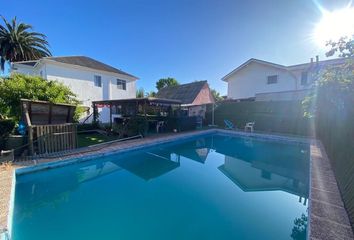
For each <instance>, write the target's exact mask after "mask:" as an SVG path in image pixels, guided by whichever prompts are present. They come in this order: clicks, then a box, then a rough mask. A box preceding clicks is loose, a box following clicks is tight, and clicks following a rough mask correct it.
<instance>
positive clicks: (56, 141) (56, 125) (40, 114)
mask: <svg viewBox="0 0 354 240" xmlns="http://www.w3.org/2000/svg"><path fill="white" fill-rule="evenodd" d="M75 108H76V107H75V105H70V104H54V103H50V102H46V101H32V100H26V99H22V100H21V109H22V119H23V121H24V122H25V123H26V125H27V128H28V145H29V155H43V154H50V153H54V152H60V151H66V150H71V149H75V148H76V147H77V127H76V124H74V123H73V116H74V112H75Z"/></svg>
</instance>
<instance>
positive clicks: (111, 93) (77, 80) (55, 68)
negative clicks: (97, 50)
mask: <svg viewBox="0 0 354 240" xmlns="http://www.w3.org/2000/svg"><path fill="white" fill-rule="evenodd" d="M16 68H17V70H14V72H18V73H23V74H28V75H39V73H40V71H42V73H43V78H45V79H47V80H54V81H58V82H61V83H63V84H64V85H66V86H68V87H69V88H70V89H71V90H72V91H73V92H74V93H75V94H76V95H77V97H78V99H79V100H80V101H81V102H82V105H84V106H87V107H91V106H92V101H100V100H110V99H123V98H135V96H136V83H135V81H136V79H135V78H133V77H130V76H126V75H121V74H118V73H117V74H116V73H109V72H103V71H99V70H94V69H90V68H84V67H76V66H74V65H69V64H60V63H48V62H46V63H43V64H41V65H38V66H37V67H36V69H33V68H32V71H31V68H27V67H23V66H22V65H17V66H16ZM95 75H98V76H101V79H102V86H101V87H96V86H95V85H94V76H95ZM117 79H121V80H126V90H122V89H118V88H117ZM91 112H92V110H91ZM100 121H101V122H104V123H106V122H109V111H108V109H101V112H100Z"/></svg>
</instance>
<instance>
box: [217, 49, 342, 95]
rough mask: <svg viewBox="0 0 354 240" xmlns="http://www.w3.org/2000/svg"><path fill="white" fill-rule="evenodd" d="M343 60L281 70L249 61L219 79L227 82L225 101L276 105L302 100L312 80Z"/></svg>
mask: <svg viewBox="0 0 354 240" xmlns="http://www.w3.org/2000/svg"><path fill="white" fill-rule="evenodd" d="M343 61H344V60H343V59H331V60H326V61H319V59H318V56H316V61H315V62H314V61H313V59H312V58H311V61H310V62H309V63H304V64H298V65H292V66H284V65H280V64H276V63H271V62H267V61H263V60H259V59H254V58H251V59H250V60H248V61H247V62H245V63H243V64H242V65H240V66H239V67H237V68H236V69H234V70H233V71H231V72H230V73H229V74H227V75H226V76H224V77H223V78H222V80H223V81H225V82H227V85H228V87H227V98H228V99H255V100H256V101H277V100H278V101H279V100H298V99H303V98H304V97H305V96H306V95H307V94H308V93H309V90H310V89H311V87H312V86H313V82H314V77H315V75H316V74H317V73H318V72H319V70H320V69H323V68H324V67H326V66H329V65H332V66H333V65H338V64H342V63H343Z"/></svg>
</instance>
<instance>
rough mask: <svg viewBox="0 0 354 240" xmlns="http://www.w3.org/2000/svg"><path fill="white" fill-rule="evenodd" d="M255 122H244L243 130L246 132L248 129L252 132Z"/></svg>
mask: <svg viewBox="0 0 354 240" xmlns="http://www.w3.org/2000/svg"><path fill="white" fill-rule="evenodd" d="M255 124H256V122H248V123H246V125H245V132H247V131H248V130H249V131H250V132H253V131H254V125H255Z"/></svg>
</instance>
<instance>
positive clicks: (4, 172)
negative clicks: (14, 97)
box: [0, 129, 354, 240]
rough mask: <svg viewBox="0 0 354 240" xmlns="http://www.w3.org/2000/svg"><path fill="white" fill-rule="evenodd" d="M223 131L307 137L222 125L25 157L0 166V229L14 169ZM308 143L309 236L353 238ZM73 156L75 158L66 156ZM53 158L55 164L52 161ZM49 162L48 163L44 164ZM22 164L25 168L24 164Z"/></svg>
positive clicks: (323, 163) (314, 145)
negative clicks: (33, 157)
mask: <svg viewBox="0 0 354 240" xmlns="http://www.w3.org/2000/svg"><path fill="white" fill-rule="evenodd" d="M212 133H225V134H235V135H247V136H258V137H263V138H269V139H278V140H286V141H296V142H297V141H304V142H306V141H309V140H308V139H306V138H293V137H292V136H291V137H287V136H282V135H270V134H263V133H262V134H258V133H245V132H236V131H230V130H222V129H209V130H200V131H193V132H184V133H169V134H162V135H157V136H153V137H147V138H142V139H134V140H129V141H125V142H116V143H105V144H100V145H99V146H90V147H85V148H80V149H78V150H77V151H74V152H73V153H70V154H66V155H62V156H61V157H56V156H53V157H50V158H46V159H40V160H37V161H27V162H19V163H14V164H13V165H12V166H9V165H6V166H3V165H2V166H0V193H1V196H0V233H1V231H2V230H1V229H6V228H7V219H8V213H9V208H10V207H9V206H10V199H11V194H12V193H11V191H12V183H13V179H12V178H13V176H14V171H15V170H16V169H19V172H23V173H24V172H26V171H33V170H38V169H39V168H38V164H41V165H40V166H42V168H41V169H46V168H51V167H54V165H56V167H57V166H59V165H66V164H70V163H74V162H77V161H78V159H80V161H86V160H89V159H92V158H95V157H97V156H104V155H107V154H111V153H112V152H115V153H118V152H125V151H128V150H131V149H140V148H143V147H147V146H153V145H155V144H159V143H165V142H173V141H174V140H180V139H184V138H189V137H193V136H198V135H204V134H212ZM309 142H310V144H311V163H310V176H311V181H310V196H309V211H310V214H309V225H308V226H309V239H313V240H320V239H321V240H327V239H343V240H347V239H348V240H349V239H354V237H353V232H352V228H351V226H350V223H349V219H348V215H347V212H346V210H345V209H344V204H343V201H342V199H341V196H340V193H339V189H338V186H337V182H336V180H335V178H334V174H333V171H332V168H331V165H330V162H329V159H328V157H327V155H326V152H325V151H324V148H323V146H322V144H321V143H320V141H317V140H310V141H309ZM70 159H76V160H70ZM53 162H55V164H54V163H53ZM48 163H50V164H48ZM24 167H26V168H24Z"/></svg>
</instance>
